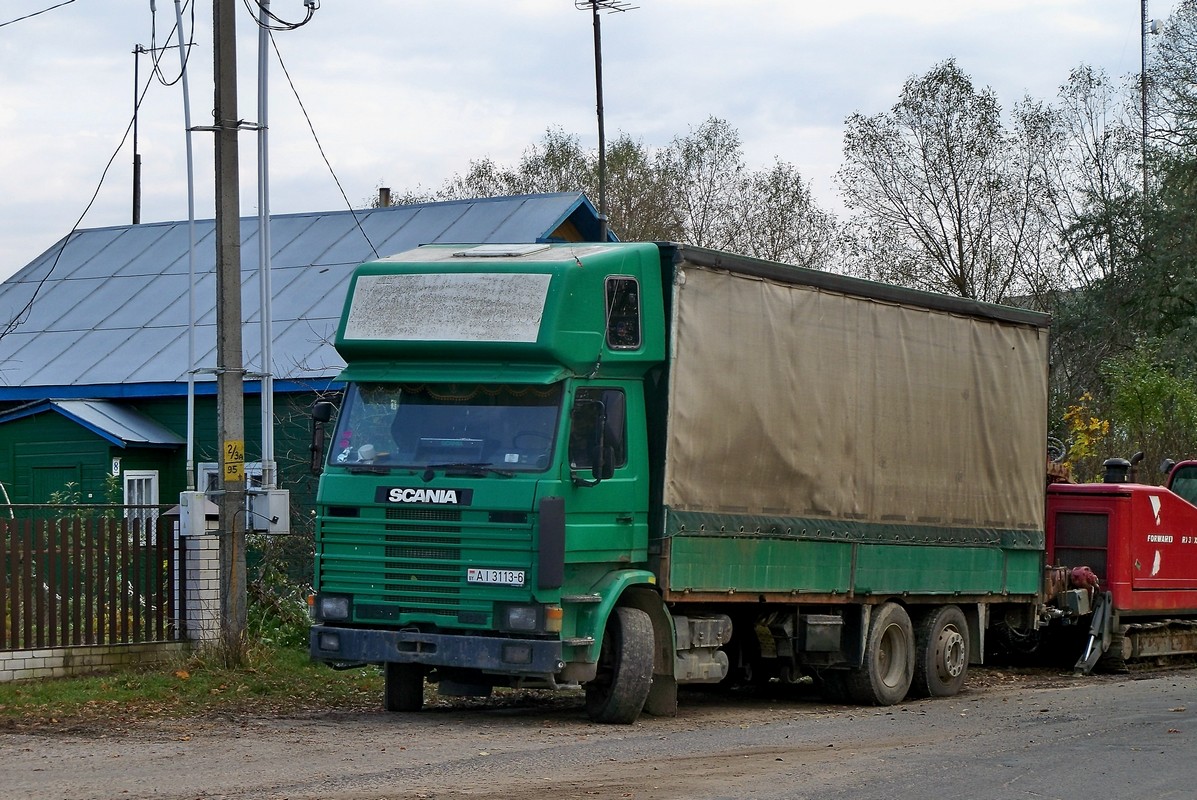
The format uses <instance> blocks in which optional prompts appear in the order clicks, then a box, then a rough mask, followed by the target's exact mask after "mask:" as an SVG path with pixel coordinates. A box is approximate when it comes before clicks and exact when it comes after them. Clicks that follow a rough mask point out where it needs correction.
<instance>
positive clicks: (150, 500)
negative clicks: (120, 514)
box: [121, 469, 159, 544]
mask: <svg viewBox="0 0 1197 800" xmlns="http://www.w3.org/2000/svg"><path fill="white" fill-rule="evenodd" d="M121 486H122V488H123V491H124V494H123V497H124V503H125V505H126V506H154V507H153V508H127V509H126V510H125V519H126V520H127V521H128V522H129V526H130V529H133V528H134V526H133V523H134V521H138V522H139V523H140V536H139V537H138V538H139V539H140V540H141V542H142V543H143V544H145V543H152V542H153V541H154V535H153V534H154V531H155V530H156V528H157V525H156V523H157V521H158V508H157V506H158V501H159V496H158V470H156V469H127V470H125V471H124V472H122V473H121Z"/></svg>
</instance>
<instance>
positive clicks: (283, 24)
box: [241, 0, 320, 31]
mask: <svg viewBox="0 0 1197 800" xmlns="http://www.w3.org/2000/svg"><path fill="white" fill-rule="evenodd" d="M241 2H243V3H244V4H245V10H246V11H248V12H249V16H250V18H251V19H253V21H254V24H255V25H257V26H258V27H259V28H265V29H266V30H268V31H293V30H297V29H299V28H302V27H303V26H304V25H307V24H308V23H309V22H311V21H312V15H313V14H315V13H316V10H317V9H318V8H320V0H303V5H304V8H306V9H307V16H305V17H304V18H303V19H302V20H300V21H299V22H287V21H286V20H285V19H282V18H281V17H277V16H275V15H274V13H273V12H272V11H271V10H270V8H269V4H267V5H266V6H263V5H262V3H261V2H260V0H254V5H256V6H257V7H258V9H259V11H260V12H261V13H262V14H264V15H265V16H267V17H269V18H270V19H272V20H274V22H275V24H274V25H269V24H266V23H264V22H262V20H261V15H259V14H257V13H255V12H254V9H253V6H251V5H250V0H241Z"/></svg>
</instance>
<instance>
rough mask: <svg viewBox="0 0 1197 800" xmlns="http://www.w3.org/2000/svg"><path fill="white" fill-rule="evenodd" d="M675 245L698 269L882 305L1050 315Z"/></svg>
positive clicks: (1004, 316) (1005, 317)
mask: <svg viewBox="0 0 1197 800" xmlns="http://www.w3.org/2000/svg"><path fill="white" fill-rule="evenodd" d="M675 246H676V247H677V251H678V258H679V259H680V260H682V261H687V262H689V263H691V264H695V265H697V266H702V267H712V268H715V269H724V270H727V271H728V272H734V273H736V274H739V275H752V276H755V277H758V278H766V279H768V280H773V281H777V282H779V283H792V284H801V285H803V286H810V287H813V288H816V289H823V290H826V291H829V292H836V293H839V294H845V295H852V296H854V297H864V298H868V299H870V300H877V301H879V302H882V303H896V304H899V305H910V306H918V307H921V308H928V309H932V310H935V311H946V312H948V313H950V314H960V315H961V316H966V317H980V318H982V319H992V320H995V321H999V322H1012V323H1017V324H1021V325H1032V326H1035V327H1039V328H1046V327H1048V325H1049V324H1050V322H1051V317H1050V315H1048V314H1044V313H1041V312H1038V311H1031V310H1029V309H1025V308H1016V307H1014V306H1003V305H997V304H994V303H983V302H981V301H980V300H970V299H968V298H964V297H953V296H951V295H945V294H936V293H934V292H924V291H919V290H918V289H907V288H906V287H903V286H894V285H891V284H887V283H877V282H875V281H866V280H862V279H861V278H852V277H849V276H847V275H840V274H837V273H834V272H823V271H820V270H813V269H807V268H805V267H797V266H793V265H789V264H778V263H776V262H773V261H762V260H761V259H758V258H750V257H748V256H740V255H735V254H732V253H725V252H722V251H720V250H709V249H707V248H704V247H692V246H690V245H675Z"/></svg>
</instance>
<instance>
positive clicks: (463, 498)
mask: <svg viewBox="0 0 1197 800" xmlns="http://www.w3.org/2000/svg"><path fill="white" fill-rule="evenodd" d="M473 494H474V490H473V489H428V488H425V487H412V486H379V487H378V490H377V491H376V492H375V495H374V502H376V503H396V504H416V505H432V506H468V505H469V504H470V500H471V498H472V497H473Z"/></svg>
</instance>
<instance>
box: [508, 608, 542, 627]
mask: <svg viewBox="0 0 1197 800" xmlns="http://www.w3.org/2000/svg"><path fill="white" fill-rule="evenodd" d="M499 620H500V624H501V625H502V627H503V628H504V629H505V630H509V631H524V632H527V633H533V632H535V631H536V629H537V628H538V627H539V622H540V606H504V607H503V609H502V611H501V612H500V615H499Z"/></svg>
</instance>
